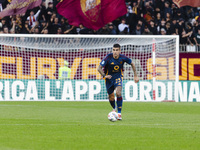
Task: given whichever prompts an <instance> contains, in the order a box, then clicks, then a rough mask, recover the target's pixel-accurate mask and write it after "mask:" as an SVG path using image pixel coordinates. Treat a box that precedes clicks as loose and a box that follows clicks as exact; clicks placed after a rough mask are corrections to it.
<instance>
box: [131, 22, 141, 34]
mask: <svg viewBox="0 0 200 150" xmlns="http://www.w3.org/2000/svg"><path fill="white" fill-rule="evenodd" d="M132 34H134V35H141V34H142V29H141V25H140V24H137V25H136V29H135V30H134V31H133V33H132Z"/></svg>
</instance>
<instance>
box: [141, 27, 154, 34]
mask: <svg viewBox="0 0 200 150" xmlns="http://www.w3.org/2000/svg"><path fill="white" fill-rule="evenodd" d="M142 34H143V35H152V34H153V33H152V32H151V31H150V30H149V28H148V27H147V26H146V27H145V28H144V32H143V33H142Z"/></svg>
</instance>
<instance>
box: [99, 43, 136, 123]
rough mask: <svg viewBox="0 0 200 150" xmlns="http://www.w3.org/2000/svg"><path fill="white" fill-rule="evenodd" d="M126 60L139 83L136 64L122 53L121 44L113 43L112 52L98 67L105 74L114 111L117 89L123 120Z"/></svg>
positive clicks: (118, 104)
mask: <svg viewBox="0 0 200 150" xmlns="http://www.w3.org/2000/svg"><path fill="white" fill-rule="evenodd" d="M124 62H126V63H128V64H130V65H131V66H132V69H133V72H134V81H135V83H137V82H138V81H139V78H138V77H137V73H136V69H135V65H134V64H133V62H132V60H131V59H130V58H128V57H126V56H125V55H122V54H121V48H120V45H119V44H114V45H113V49H112V53H110V54H108V55H107V56H106V57H105V58H104V59H103V60H102V61H101V63H100V65H99V66H98V69H97V70H98V72H99V73H100V74H101V75H102V76H103V78H105V83H106V89H107V93H108V95H109V102H110V105H111V106H112V108H113V111H116V107H115V95H114V90H116V96H117V110H118V120H122V117H121V110H122V103H123V98H122V95H121V92H122V80H123V65H124ZM103 67H104V71H103Z"/></svg>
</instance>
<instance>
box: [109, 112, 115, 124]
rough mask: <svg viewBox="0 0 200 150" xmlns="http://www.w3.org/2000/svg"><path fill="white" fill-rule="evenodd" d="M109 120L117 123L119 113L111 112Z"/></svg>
mask: <svg viewBox="0 0 200 150" xmlns="http://www.w3.org/2000/svg"><path fill="white" fill-rule="evenodd" d="M108 120H110V121H112V122H114V121H117V113H116V112H110V113H109V114H108Z"/></svg>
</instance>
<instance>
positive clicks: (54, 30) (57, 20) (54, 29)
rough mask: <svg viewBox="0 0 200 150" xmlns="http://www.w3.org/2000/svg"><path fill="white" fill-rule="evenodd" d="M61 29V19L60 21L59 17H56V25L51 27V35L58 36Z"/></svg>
mask: <svg viewBox="0 0 200 150" xmlns="http://www.w3.org/2000/svg"><path fill="white" fill-rule="evenodd" d="M60 27H61V25H60V23H59V19H58V17H55V18H54V23H53V24H52V25H51V27H50V30H51V33H53V34H56V33H57V30H58V28H60Z"/></svg>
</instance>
